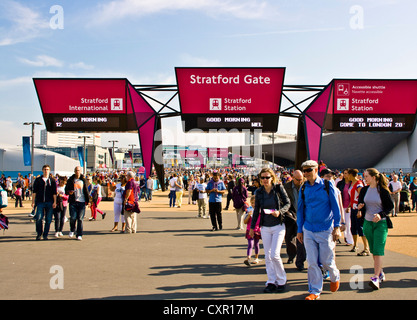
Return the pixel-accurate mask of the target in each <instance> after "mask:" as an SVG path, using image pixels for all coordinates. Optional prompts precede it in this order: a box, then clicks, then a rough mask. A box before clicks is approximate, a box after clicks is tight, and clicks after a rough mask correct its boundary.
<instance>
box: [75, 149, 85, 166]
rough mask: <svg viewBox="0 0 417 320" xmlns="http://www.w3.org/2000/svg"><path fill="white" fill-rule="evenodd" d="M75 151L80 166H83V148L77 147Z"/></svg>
mask: <svg viewBox="0 0 417 320" xmlns="http://www.w3.org/2000/svg"><path fill="white" fill-rule="evenodd" d="M77 151H78V160H80V167H81V168H84V148H83V147H77Z"/></svg>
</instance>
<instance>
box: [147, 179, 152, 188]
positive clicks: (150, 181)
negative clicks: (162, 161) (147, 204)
mask: <svg viewBox="0 0 417 320" xmlns="http://www.w3.org/2000/svg"><path fill="white" fill-rule="evenodd" d="M146 188H148V189H151V190H153V180H152V179H148V180H146Z"/></svg>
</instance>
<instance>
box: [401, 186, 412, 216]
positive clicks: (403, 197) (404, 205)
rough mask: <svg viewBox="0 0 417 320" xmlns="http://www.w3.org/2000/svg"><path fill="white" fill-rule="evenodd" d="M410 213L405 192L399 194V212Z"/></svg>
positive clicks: (408, 201)
mask: <svg viewBox="0 0 417 320" xmlns="http://www.w3.org/2000/svg"><path fill="white" fill-rule="evenodd" d="M406 211H408V212H411V206H410V200H409V196H408V192H407V191H401V192H400V212H406Z"/></svg>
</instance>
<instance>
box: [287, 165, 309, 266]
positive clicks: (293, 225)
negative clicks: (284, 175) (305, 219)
mask: <svg viewBox="0 0 417 320" xmlns="http://www.w3.org/2000/svg"><path fill="white" fill-rule="evenodd" d="M303 183H304V176H303V173H302V172H301V171H300V170H295V171H294V173H293V175H292V181H288V182H287V183H285V184H284V189H285V191H286V192H287V195H288V198H289V199H290V202H291V206H290V209H289V210H288V212H286V217H285V243H286V245H287V255H288V262H287V263H288V264H291V263H293V262H294V258H296V260H295V266H296V267H297V269H298V270H299V271H302V270H304V261H306V250H305V248H304V245H303V244H302V243H300V242H299V241H298V240H297V204H298V195H299V193H300V188H301V186H302V185H303Z"/></svg>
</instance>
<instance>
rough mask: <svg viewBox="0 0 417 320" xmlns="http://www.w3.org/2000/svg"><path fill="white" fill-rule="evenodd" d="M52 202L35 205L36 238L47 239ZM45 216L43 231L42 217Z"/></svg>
mask: <svg viewBox="0 0 417 320" xmlns="http://www.w3.org/2000/svg"><path fill="white" fill-rule="evenodd" d="M52 214H53V208H52V202H40V203H37V204H36V216H35V220H36V233H37V235H38V237H40V236H42V235H43V237H44V238H47V237H48V233H49V227H50V225H51V222H52ZM44 216H45V228H44V229H43V217H44Z"/></svg>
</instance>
